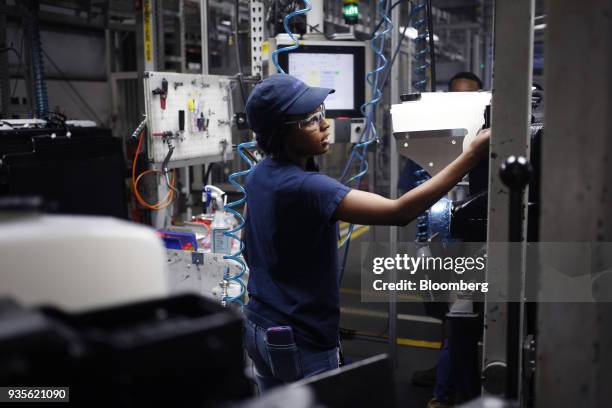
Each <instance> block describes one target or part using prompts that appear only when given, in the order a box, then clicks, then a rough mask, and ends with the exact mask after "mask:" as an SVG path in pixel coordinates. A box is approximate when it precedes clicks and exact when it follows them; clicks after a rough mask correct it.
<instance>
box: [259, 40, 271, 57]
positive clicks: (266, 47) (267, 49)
mask: <svg viewBox="0 0 612 408" xmlns="http://www.w3.org/2000/svg"><path fill="white" fill-rule="evenodd" d="M261 53H262V54H263V55H268V53H270V43H269V42H268V41H264V42H263V43H262V44H261Z"/></svg>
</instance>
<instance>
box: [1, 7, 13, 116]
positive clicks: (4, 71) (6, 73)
mask: <svg viewBox="0 0 612 408" xmlns="http://www.w3.org/2000/svg"><path fill="white" fill-rule="evenodd" d="M5 8H6V0H0V48H2V49H4V48H6V47H7V46H8V44H7V43H6V31H7V25H6V12H5ZM8 62H9V53H8V51H7V52H3V53H0V95H2V102H1V105H2V110H0V118H10V117H11V72H10V70H9V63H8ZM15 81H17V78H15Z"/></svg>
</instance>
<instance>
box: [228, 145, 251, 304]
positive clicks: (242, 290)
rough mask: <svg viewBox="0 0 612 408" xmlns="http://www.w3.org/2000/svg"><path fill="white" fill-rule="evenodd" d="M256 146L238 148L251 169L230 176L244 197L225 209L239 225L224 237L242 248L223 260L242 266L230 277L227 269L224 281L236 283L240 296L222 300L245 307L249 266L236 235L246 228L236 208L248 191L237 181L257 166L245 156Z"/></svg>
mask: <svg viewBox="0 0 612 408" xmlns="http://www.w3.org/2000/svg"><path fill="white" fill-rule="evenodd" d="M255 146H257V142H245V143H241V144H239V145H238V147H237V148H236V150H237V152H238V155H240V157H241V158H242V160H244V161H245V162H247V164H248V165H249V168H248V169H247V170H243V171H238V172H235V173H232V174H230V176H229V182H230V183H231V184H232V185H233V186H234V187H236V189H237V190H238V191H239V192H240V193H242V194H243V195H242V198H240V199H239V200H236V201H233V202H231V203H227V204H226V205H225V208H224V209H225V211H227V212H229V213H230V214H233V215H234V217H236V219H237V220H238V225H237V226H236V227H235V228H233V229H230V230H228V231H225V232H224V233H223V235H225V236H227V237H229V238H232V239H235V240H237V241H238V242H239V244H240V248H239V249H238V252H236V253H233V254H230V255H224V256H223V259H229V260H232V261H234V262H236V263H237V264H238V265H239V266H240V272H238V273H237V274H235V275H229V268H227V269H226V272H225V276H224V277H223V279H224V280H226V281H227V282H229V283H231V282H236V283H237V284H238V285H240V293H239V294H238V296H226V297H224V298H223V299H222V301H223V302H235V303H238V304H240V305H241V306H242V305H243V302H242V299H241V298H242V296H243V295H244V294H245V292H246V287H245V286H244V283H243V282H242V280H241V278H242V277H243V276H244V274H245V272H246V270H247V266H246V264H245V263H244V259H243V258H242V251H243V250H244V242H243V241H242V240H241V239H240V237H239V236H238V235H236V233H237V232H238V231H240V230H241V229H242V228H243V227H244V217H242V214H240V213H239V212H238V211H236V210H235V209H234V208H235V207H238V206H241V205H242V204H244V203H245V202H246V190H245V189H244V186H243V185H242V184H240V183H239V182H238V181H237V179H238V177H243V176H246V175H247V174H249V173H250V172H251V171H252V170H253V166H255V163H253V162H252V161H251V159H249V158H248V157H247V156H246V155H245V154H244V150H245V149H250V148H254V147H255Z"/></svg>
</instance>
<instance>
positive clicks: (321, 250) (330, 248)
mask: <svg viewBox="0 0 612 408" xmlns="http://www.w3.org/2000/svg"><path fill="white" fill-rule="evenodd" d="M349 191H350V188H348V187H347V186H345V185H343V184H342V183H340V182H338V181H336V180H334V179H332V178H330V177H327V176H325V175H322V174H319V173H316V172H310V171H305V170H303V169H302V168H300V167H299V166H297V165H295V164H293V163H291V162H287V161H278V160H275V159H270V158H268V159H265V160H263V161H262V162H260V163H259V164H257V165H256V166H255V168H254V169H253V171H252V172H251V173H250V174H249V176H248V177H247V181H246V192H247V216H246V233H245V246H246V256H247V262H248V265H249V269H250V276H249V283H248V291H249V297H250V300H249V303H248V304H247V306H246V307H245V314H246V316H247V317H248V318H249V319H250V320H251V321H253V322H254V323H256V324H258V325H260V326H262V327H265V328H268V327H271V326H285V325H286V326H291V327H292V328H293V332H294V335H295V340H296V343H297V344H298V345H301V346H310V347H314V348H317V349H330V348H333V347H336V346H337V344H338V325H339V323H340V294H339V291H340V276H339V267H338V223H337V222H336V220H334V219H333V214H334V212H335V210H336V207H337V206H338V204H339V203H340V201H342V199H343V198H344V196H346V194H347V193H348V192H349Z"/></svg>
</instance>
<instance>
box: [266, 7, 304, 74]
mask: <svg viewBox="0 0 612 408" xmlns="http://www.w3.org/2000/svg"><path fill="white" fill-rule="evenodd" d="M304 4H305V8H303V9H301V10H296V11H294V12H291V13H289V14H287V15H286V16H285V18H284V19H283V26H284V27H285V32H286V33H287V34H288V35H289V38H291V40H293V44H292V45H290V46H287V47H283V48H277V49H276V50H274V51H273V52H272V63H273V64H274V66H275V67H276V71H277V72H278V73H279V74H286V72H285V70H283V69H282V68H281V66H280V65H278V54H280V53H281V52H289V51H293V50H295V49H297V48H299V47H300V43H299V42H298V40H297V38H295V36H294V35H293V33H292V32H291V30H289V20H291V19H292V18H293V17H295V16H299V15H301V14H306V13H308V12H309V11H310V10H312V7H311V6H310V2H309V1H308V0H304Z"/></svg>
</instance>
